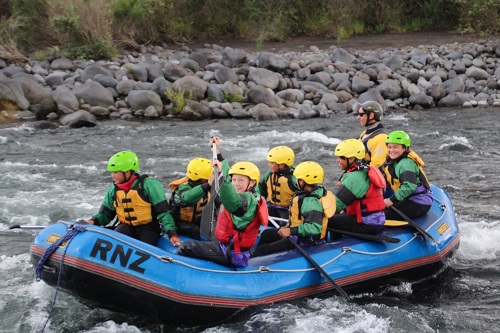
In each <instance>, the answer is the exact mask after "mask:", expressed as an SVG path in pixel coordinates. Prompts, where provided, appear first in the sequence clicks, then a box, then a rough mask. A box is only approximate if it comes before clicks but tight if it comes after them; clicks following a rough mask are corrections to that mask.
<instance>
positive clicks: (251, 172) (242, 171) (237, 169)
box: [228, 162, 260, 183]
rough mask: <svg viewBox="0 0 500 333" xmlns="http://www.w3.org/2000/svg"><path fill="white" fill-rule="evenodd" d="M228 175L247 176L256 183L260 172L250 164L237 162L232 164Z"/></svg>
mask: <svg viewBox="0 0 500 333" xmlns="http://www.w3.org/2000/svg"><path fill="white" fill-rule="evenodd" d="M228 174H229V175H234V174H237V175H243V176H247V177H248V178H250V179H251V180H255V181H256V182H257V183H258V182H259V180H260V170H259V168H257V166H256V165H255V164H253V163H251V162H238V163H235V164H233V166H232V167H231V169H229V172H228Z"/></svg>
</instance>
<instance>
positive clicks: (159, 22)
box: [0, 0, 500, 59]
mask: <svg viewBox="0 0 500 333" xmlns="http://www.w3.org/2000/svg"><path fill="white" fill-rule="evenodd" d="M0 1H1V4H2V6H3V7H6V6H7V5H6V4H8V5H9V10H6V11H5V13H7V15H8V16H3V17H0V34H1V35H2V36H1V37H2V38H1V42H0V45H10V48H13V49H16V48H18V49H20V50H22V51H24V52H31V51H33V50H41V49H44V48H48V47H54V46H57V47H58V49H59V50H60V52H61V53H63V54H64V55H66V56H68V57H70V58H93V59H99V58H109V57H111V56H113V55H114V54H115V53H116V50H115V49H116V48H117V47H120V48H122V47H124V46H131V47H138V46H139V45H141V44H161V43H163V42H168V43H170V42H185V41H189V40H193V39H200V38H203V37H207V36H227V35H231V36H234V37H240V38H246V39H251V40H254V41H256V43H257V46H259V45H260V47H262V43H264V42H266V41H270V40H286V39H287V38H289V37H293V36H301V35H302V36H303V35H308V36H318V37H328V38H337V39H338V40H339V41H341V40H343V39H346V38H349V37H350V36H351V35H353V34H370V33H383V32H388V31H398V32H409V31H417V30H433V29H445V30H454V29H456V28H457V27H459V28H460V29H461V30H462V31H467V32H471V31H475V32H478V31H479V32H482V33H485V34H486V33H488V34H490V33H491V34H492V33H498V32H500V20H499V19H498V16H499V10H500V3H499V2H498V1H497V0H477V1H467V0H419V1H407V0H366V1H358V2H356V4H355V5H353V3H352V2H349V1H344V0H242V1H234V0H176V1H171V0H0ZM6 27H10V29H7V28H6ZM12 27H14V28H12ZM5 31H10V32H12V34H5V33H2V32H5ZM12 46H14V47H12Z"/></svg>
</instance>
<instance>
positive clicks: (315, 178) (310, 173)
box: [293, 161, 325, 185]
mask: <svg viewBox="0 0 500 333" xmlns="http://www.w3.org/2000/svg"><path fill="white" fill-rule="evenodd" d="M293 175H294V176H295V178H297V180H299V179H302V180H304V181H305V182H306V183H307V184H309V185H313V184H321V183H322V182H323V178H324V176H325V173H324V171H323V168H322V167H321V165H319V164H318V163H316V162H312V161H307V162H302V163H300V164H299V165H297V167H296V168H295V170H294V171H293Z"/></svg>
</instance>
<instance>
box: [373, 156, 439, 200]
mask: <svg viewBox="0 0 500 333" xmlns="http://www.w3.org/2000/svg"><path fill="white" fill-rule="evenodd" d="M406 157H408V158H410V159H411V160H413V161H414V162H415V163H416V164H417V167H418V171H419V175H418V179H419V182H420V183H419V184H417V185H418V186H420V185H423V186H424V187H425V189H426V190H428V189H430V185H429V181H428V180H427V176H426V175H425V172H424V169H423V166H424V164H425V163H424V161H423V160H422V159H421V158H420V156H418V155H417V153H415V152H414V151H410V152H404V153H403V154H402V155H401V156H400V157H399V158H398V159H397V160H395V161H391V163H387V164H385V165H383V170H384V174H385V177H386V179H387V183H388V184H390V187H391V188H392V190H393V191H394V192H396V191H397V190H398V189H399V187H400V186H401V182H400V181H399V178H398V176H397V175H396V164H397V163H398V162H399V161H400V160H402V159H403V158H406ZM414 194H418V193H414ZM414 194H413V193H412V195H414Z"/></svg>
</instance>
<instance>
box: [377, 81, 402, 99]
mask: <svg viewBox="0 0 500 333" xmlns="http://www.w3.org/2000/svg"><path fill="white" fill-rule="evenodd" d="M376 89H377V90H378V91H379V92H380V94H381V95H382V96H383V97H384V98H387V99H392V100H394V99H396V98H399V97H401V93H402V91H403V89H402V88H401V84H400V83H399V81H396V80H385V81H383V82H382V83H381V84H380V85H378V86H377V88H376Z"/></svg>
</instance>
